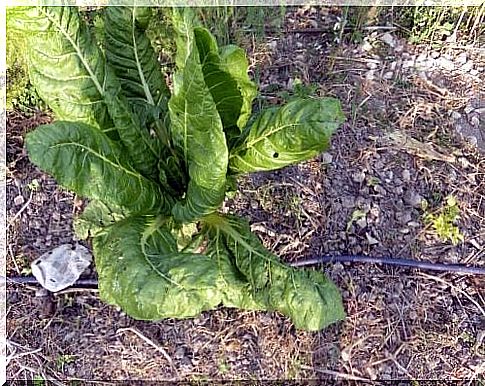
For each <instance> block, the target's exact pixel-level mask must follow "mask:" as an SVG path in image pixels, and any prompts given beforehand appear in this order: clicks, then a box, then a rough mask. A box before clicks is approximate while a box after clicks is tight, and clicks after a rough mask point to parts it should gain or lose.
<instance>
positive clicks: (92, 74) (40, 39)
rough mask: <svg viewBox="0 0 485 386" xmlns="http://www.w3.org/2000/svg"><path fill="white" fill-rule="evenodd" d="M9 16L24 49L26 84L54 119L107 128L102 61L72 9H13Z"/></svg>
mask: <svg viewBox="0 0 485 386" xmlns="http://www.w3.org/2000/svg"><path fill="white" fill-rule="evenodd" d="M8 13H9V15H8V16H9V17H8V19H7V20H8V28H15V29H18V30H20V31H22V33H23V36H24V37H25V42H26V44H27V46H28V47H27V49H26V52H28V55H27V59H28V67H29V78H30V81H31V83H32V84H33V85H34V87H35V88H36V90H37V93H38V94H39V96H40V97H41V98H42V99H43V100H44V101H45V102H46V103H47V105H48V106H49V107H50V108H51V110H52V111H53V112H54V115H55V117H56V118H57V119H60V120H66V121H76V122H83V123H87V124H89V125H91V126H95V127H99V128H101V129H110V128H111V127H112V126H113V124H112V122H111V120H110V117H109V115H108V111H107V108H106V105H105V103H104V99H103V93H104V91H103V79H105V77H106V72H105V71H106V69H105V65H104V61H103V58H102V56H101V55H100V53H99V50H98V47H97V46H96V44H95V43H94V42H93V40H92V38H91V35H90V34H89V32H88V30H87V27H86V25H85V23H83V22H82V20H81V19H80V18H79V15H78V13H77V11H76V9H75V8H73V7H11V8H9V9H8Z"/></svg>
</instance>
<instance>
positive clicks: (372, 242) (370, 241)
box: [365, 233, 379, 245]
mask: <svg viewBox="0 0 485 386" xmlns="http://www.w3.org/2000/svg"><path fill="white" fill-rule="evenodd" d="M365 237H366V239H367V243H368V244H369V245H376V244H379V240H377V239H376V238H374V237H372V236H371V235H370V234H369V233H366V234H365Z"/></svg>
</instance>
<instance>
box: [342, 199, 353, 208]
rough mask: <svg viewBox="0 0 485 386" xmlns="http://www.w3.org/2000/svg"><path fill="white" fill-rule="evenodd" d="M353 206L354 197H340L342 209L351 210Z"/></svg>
mask: <svg viewBox="0 0 485 386" xmlns="http://www.w3.org/2000/svg"><path fill="white" fill-rule="evenodd" d="M354 204H355V200H354V197H351V196H350V197H349V196H346V197H342V206H343V207H344V208H346V209H350V208H353V207H354Z"/></svg>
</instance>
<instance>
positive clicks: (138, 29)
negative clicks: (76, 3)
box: [105, 7, 170, 143]
mask: <svg viewBox="0 0 485 386" xmlns="http://www.w3.org/2000/svg"><path fill="white" fill-rule="evenodd" d="M150 16H151V9H150V8H146V7H107V9H106V10H105V26H106V28H105V39H106V42H105V47H106V60H107V62H108V64H109V65H110V66H111V67H112V68H113V70H114V72H115V74H116V76H117V77H118V79H120V81H121V87H122V90H123V93H124V95H125V96H126V97H127V99H128V101H129V103H130V105H131V106H132V107H133V108H134V111H135V112H136V113H137V114H138V115H139V116H140V117H142V120H143V121H147V122H149V123H150V122H156V123H157V124H158V125H163V120H164V118H165V116H166V114H167V103H168V99H169V98H170V92H169V90H168V88H167V85H166V83H165V80H164V77H163V75H162V72H161V70H160V64H159V63H158V61H157V58H156V55H155V51H154V50H153V47H152V46H151V43H150V40H149V39H148V38H147V36H146V35H145V29H146V26H147V24H148V22H149V20H150ZM159 117H160V119H161V121H160V120H159V119H158V118H159ZM157 129H158V130H157V131H158V133H159V136H160V137H161V138H160V139H161V140H162V141H164V142H165V143H167V141H168V137H167V132H166V128H165V127H157Z"/></svg>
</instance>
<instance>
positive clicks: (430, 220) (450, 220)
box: [423, 196, 464, 245]
mask: <svg viewBox="0 0 485 386" xmlns="http://www.w3.org/2000/svg"><path fill="white" fill-rule="evenodd" d="M423 209H424V210H425V213H424V216H423V217H424V222H425V223H426V224H429V225H431V226H432V227H433V230H434V232H435V233H436V235H437V236H438V237H439V238H440V239H441V240H444V241H446V240H450V241H451V242H452V244H453V245H457V244H458V243H459V242H460V241H463V239H464V236H463V234H462V233H461V232H460V229H459V228H458V227H457V226H456V225H455V223H456V221H458V219H459V218H460V208H459V207H458V204H457V202H456V199H455V197H453V196H448V197H447V198H446V205H445V206H443V207H442V208H441V209H440V210H439V211H438V213H436V214H435V213H430V212H427V211H426V209H427V204H424V206H423Z"/></svg>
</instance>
